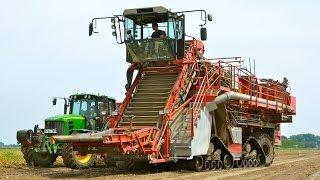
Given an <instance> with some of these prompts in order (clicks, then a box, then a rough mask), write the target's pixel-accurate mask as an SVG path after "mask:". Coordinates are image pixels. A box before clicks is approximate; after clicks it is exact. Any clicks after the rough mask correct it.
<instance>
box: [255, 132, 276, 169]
mask: <svg viewBox="0 0 320 180" xmlns="http://www.w3.org/2000/svg"><path fill="white" fill-rule="evenodd" d="M255 137H256V139H257V141H258V143H259V145H260V147H261V148H262V150H263V152H264V154H265V164H264V165H265V166H270V164H271V163H272V162H273V159H274V146H273V142H272V140H271V138H270V136H269V135H268V134H266V133H258V134H256V136H255Z"/></svg>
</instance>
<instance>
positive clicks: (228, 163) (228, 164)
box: [223, 154, 232, 169]
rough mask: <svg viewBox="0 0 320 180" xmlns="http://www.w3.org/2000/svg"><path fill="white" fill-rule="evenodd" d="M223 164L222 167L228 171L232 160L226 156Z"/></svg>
mask: <svg viewBox="0 0 320 180" xmlns="http://www.w3.org/2000/svg"><path fill="white" fill-rule="evenodd" d="M223 164H224V167H225V168H226V169H229V168H231V167H232V158H231V156H229V155H228V154H226V155H225V156H224V158H223Z"/></svg>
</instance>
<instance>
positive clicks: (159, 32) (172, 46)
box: [89, 6, 212, 63]
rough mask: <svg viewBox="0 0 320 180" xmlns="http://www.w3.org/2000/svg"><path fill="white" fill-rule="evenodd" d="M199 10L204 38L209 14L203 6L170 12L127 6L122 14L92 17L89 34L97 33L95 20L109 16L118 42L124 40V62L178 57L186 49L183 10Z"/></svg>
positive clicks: (158, 8)
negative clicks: (196, 8) (201, 8)
mask: <svg viewBox="0 0 320 180" xmlns="http://www.w3.org/2000/svg"><path fill="white" fill-rule="evenodd" d="M190 12H200V14H201V21H202V23H201V24H200V27H201V31H200V33H201V39H202V40H206V39H207V31H206V29H205V28H204V26H205V24H206V23H207V20H208V21H212V16H211V15H210V14H207V13H206V11H204V10H192V11H180V12H171V11H169V10H168V9H166V8H164V7H162V6H158V7H149V8H138V9H126V10H124V12H123V15H114V16H113V17H101V18H94V19H93V20H92V22H91V23H90V25H89V35H92V33H97V32H96V31H94V30H95V28H96V24H97V20H101V19H102V20H105V19H111V28H112V29H113V32H112V35H113V36H115V37H116V40H117V42H118V43H119V44H122V43H125V44H126V54H127V62H129V63H140V62H150V61H170V60H175V59H181V58H183V57H184V53H185V13H190Z"/></svg>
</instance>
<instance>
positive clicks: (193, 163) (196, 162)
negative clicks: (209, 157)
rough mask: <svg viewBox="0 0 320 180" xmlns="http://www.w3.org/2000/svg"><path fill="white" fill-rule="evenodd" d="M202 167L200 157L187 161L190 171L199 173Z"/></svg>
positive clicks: (202, 163) (202, 161)
mask: <svg viewBox="0 0 320 180" xmlns="http://www.w3.org/2000/svg"><path fill="white" fill-rule="evenodd" d="M203 166H204V160H203V157H202V156H194V157H193V159H192V160H190V161H189V169H190V170H192V171H197V172H199V171H201V170H202V169H203Z"/></svg>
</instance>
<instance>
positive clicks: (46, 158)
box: [21, 147, 57, 167]
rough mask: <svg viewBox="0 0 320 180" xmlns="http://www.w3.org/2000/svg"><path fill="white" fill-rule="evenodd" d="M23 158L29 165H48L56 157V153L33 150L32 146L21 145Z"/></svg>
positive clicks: (50, 164)
mask: <svg viewBox="0 0 320 180" xmlns="http://www.w3.org/2000/svg"><path fill="white" fill-rule="evenodd" d="M21 151H22V153H23V158H24V159H25V160H26V163H27V164H28V165H29V166H40V167H49V166H52V165H53V163H54V162H55V161H56V159H57V155H55V154H49V153H45V152H35V151H34V150H33V148H32V147H21Z"/></svg>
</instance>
